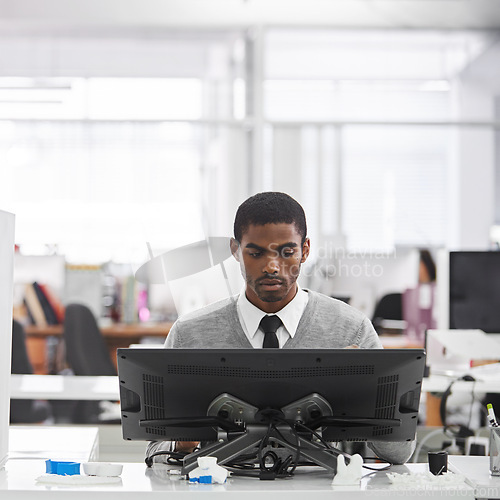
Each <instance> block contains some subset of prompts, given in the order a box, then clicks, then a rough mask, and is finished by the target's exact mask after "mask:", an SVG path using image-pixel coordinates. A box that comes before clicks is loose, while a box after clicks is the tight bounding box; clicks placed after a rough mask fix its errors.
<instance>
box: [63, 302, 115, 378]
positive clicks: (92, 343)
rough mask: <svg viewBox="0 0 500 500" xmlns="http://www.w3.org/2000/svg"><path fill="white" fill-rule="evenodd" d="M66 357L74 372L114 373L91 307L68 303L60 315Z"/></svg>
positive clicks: (113, 367) (86, 373)
mask: <svg viewBox="0 0 500 500" xmlns="http://www.w3.org/2000/svg"><path fill="white" fill-rule="evenodd" d="M64 341H65V343H66V361H67V362H68V365H69V367H70V368H71V369H72V370H73V372H74V374H75V375H116V369H115V366H114V364H113V363H112V361H111V358H110V356H109V352H108V348H107V346H106V342H105V341H104V338H103V336H102V333H101V331H100V329H99V327H98V325H97V321H96V319H95V317H94V314H93V313H92V311H91V310H90V309H89V308H88V307H87V306H85V305H83V304H68V306H67V307H66V312H65V315H64Z"/></svg>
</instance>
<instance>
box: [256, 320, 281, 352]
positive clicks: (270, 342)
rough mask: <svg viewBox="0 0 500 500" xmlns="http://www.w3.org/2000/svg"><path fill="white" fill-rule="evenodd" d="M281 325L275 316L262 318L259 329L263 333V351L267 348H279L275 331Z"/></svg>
mask: <svg viewBox="0 0 500 500" xmlns="http://www.w3.org/2000/svg"><path fill="white" fill-rule="evenodd" d="M282 324H283V323H282V322H281V320H280V319H279V318H278V316H276V315H272V316H264V317H263V318H262V319H261V320H260V325H259V327H260V329H261V330H262V331H263V332H264V333H265V336H264V343H263V344H262V347H263V348H264V349H266V348H268V347H274V348H275V349H276V348H278V347H279V346H280V344H279V342H278V337H277V336H276V330H277V329H278V328H279V327H280V326H281V325H282Z"/></svg>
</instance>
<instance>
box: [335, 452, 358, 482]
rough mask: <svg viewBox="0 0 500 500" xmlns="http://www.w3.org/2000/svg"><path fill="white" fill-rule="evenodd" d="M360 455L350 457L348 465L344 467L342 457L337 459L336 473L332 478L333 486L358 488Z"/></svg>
mask: <svg viewBox="0 0 500 500" xmlns="http://www.w3.org/2000/svg"><path fill="white" fill-rule="evenodd" d="M362 466H363V458H362V457H361V455H352V457H351V460H350V462H349V465H346V463H345V458H344V455H339V456H338V457H337V473H336V474H335V477H334V478H333V481H332V484H333V485H334V486H359V485H360V484H361V468H362Z"/></svg>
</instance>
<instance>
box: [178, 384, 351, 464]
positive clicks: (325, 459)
mask: <svg viewBox="0 0 500 500" xmlns="http://www.w3.org/2000/svg"><path fill="white" fill-rule="evenodd" d="M207 415H208V417H215V418H219V419H220V418H223V419H227V420H230V421H232V422H234V423H236V424H238V423H246V425H245V426H244V430H243V431H242V432H237V433H234V432H231V431H226V432H223V431H221V430H219V440H218V441H217V442H216V443H213V444H211V445H208V446H205V447H203V448H202V449H200V450H198V451H196V452H194V453H191V454H189V455H187V456H186V457H185V458H184V461H183V467H182V472H181V473H182V474H189V472H191V471H192V470H193V469H195V468H196V467H197V466H198V463H197V459H198V458H199V457H203V456H211V457H216V458H217V463H218V464H219V465H224V464H227V463H230V462H231V461H233V460H234V459H236V458H237V457H238V456H239V455H241V454H243V453H246V452H248V451H250V450H254V449H255V448H257V447H258V446H259V445H260V443H261V441H262V440H263V439H264V438H266V439H268V440H269V441H271V442H274V443H277V444H279V445H280V446H282V447H283V448H285V449H287V450H289V451H291V452H292V453H297V451H298V450H299V451H300V455H301V456H302V457H304V458H306V459H308V460H310V461H311V462H313V463H315V464H317V465H319V466H321V467H324V468H325V469H328V470H330V471H333V472H334V473H335V472H336V470H337V456H338V455H339V454H340V453H342V452H341V451H340V450H337V449H336V448H333V447H332V448H330V449H329V450H327V449H326V448H325V446H324V445H323V444H321V443H317V442H314V441H312V440H311V439H310V438H309V435H306V434H304V433H300V432H294V431H292V429H291V427H290V426H289V425H288V424H287V423H285V422H283V421H284V420H287V421H289V422H291V423H292V425H293V423H299V422H302V423H304V424H307V422H309V421H312V420H317V419H321V418H325V417H330V416H332V415H333V412H332V409H331V407H330V405H329V404H328V402H327V401H326V400H325V399H324V398H323V397H322V396H320V395H319V394H311V395H309V396H307V397H305V398H302V399H300V400H298V401H294V402H293V403H290V404H289V405H287V406H285V407H283V408H281V409H280V410H274V409H259V408H256V407H255V406H253V405H250V404H248V403H246V402H245V401H242V400H240V399H238V398H235V397H234V396H231V395H230V394H221V395H220V396H219V397H218V398H216V399H215V400H214V401H213V402H212V403H211V405H210V406H209V408H208V411H207ZM248 422H251V423H248ZM270 422H271V423H272V425H271V426H270ZM344 455H345V454H344Z"/></svg>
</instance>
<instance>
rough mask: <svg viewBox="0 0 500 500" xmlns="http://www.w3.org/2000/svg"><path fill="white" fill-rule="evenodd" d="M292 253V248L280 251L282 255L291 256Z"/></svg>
mask: <svg viewBox="0 0 500 500" xmlns="http://www.w3.org/2000/svg"><path fill="white" fill-rule="evenodd" d="M294 254H295V252H294V251H293V250H283V252H282V255H283V257H293V255H294Z"/></svg>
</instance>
